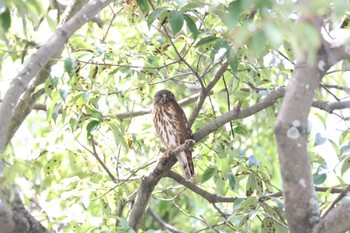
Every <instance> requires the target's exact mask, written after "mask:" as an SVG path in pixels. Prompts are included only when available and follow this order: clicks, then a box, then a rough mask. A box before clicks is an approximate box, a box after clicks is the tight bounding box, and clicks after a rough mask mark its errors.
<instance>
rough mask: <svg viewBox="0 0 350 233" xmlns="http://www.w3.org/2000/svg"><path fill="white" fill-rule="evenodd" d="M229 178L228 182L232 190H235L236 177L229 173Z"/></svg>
mask: <svg viewBox="0 0 350 233" xmlns="http://www.w3.org/2000/svg"><path fill="white" fill-rule="evenodd" d="M227 178H228V182H229V185H230V188H231V189H232V190H234V189H235V186H236V181H235V177H234V175H233V174H232V173H231V172H227Z"/></svg>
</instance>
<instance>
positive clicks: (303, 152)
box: [275, 17, 350, 233]
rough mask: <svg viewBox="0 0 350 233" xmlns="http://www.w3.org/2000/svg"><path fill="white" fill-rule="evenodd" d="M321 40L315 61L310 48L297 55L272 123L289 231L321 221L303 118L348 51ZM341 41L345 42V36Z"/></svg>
mask: <svg viewBox="0 0 350 233" xmlns="http://www.w3.org/2000/svg"><path fill="white" fill-rule="evenodd" d="M309 19H310V17H309ZM312 22H314V23H313V25H314V26H315V28H316V29H317V30H318V31H320V24H319V23H315V22H321V21H320V20H318V19H313V20H312ZM320 38H321V35H320ZM321 41H322V46H321V47H320V48H319V49H318V51H317V59H316V61H315V62H310V57H309V55H310V54H309V52H310V51H304V56H303V57H302V58H300V59H298V61H297V63H296V66H295V69H294V72H293V75H292V78H291V80H290V82H289V84H288V87H287V90H286V94H285V98H284V101H283V104H282V107H281V110H280V112H279V114H278V118H277V122H276V124H275V136H276V141H277V146H278V154H279V163H280V169H281V174H282V181H283V196H284V199H285V213H286V217H287V220H288V224H289V229H290V232H292V233H293V232H296V233H298V232H311V231H312V230H313V227H314V226H315V224H317V223H318V222H319V221H321V222H323V220H321V219H320V213H319V203H318V201H317V197H316V195H315V187H314V184H313V180H312V175H311V168H310V163H309V159H308V153H307V124H308V121H307V120H308V115H309V112H310V108H311V106H312V103H313V97H314V93H315V91H316V90H317V89H318V87H319V85H320V82H321V79H322V77H323V76H324V74H325V73H326V71H327V70H328V69H329V68H330V67H331V66H332V65H334V64H335V63H336V62H338V61H339V60H341V59H343V58H345V57H349V53H345V52H344V51H345V50H344V47H343V46H345V44H342V45H340V44H337V45H336V46H333V45H334V44H329V43H327V42H325V41H323V40H322V38H321ZM344 43H348V39H347V40H344ZM346 46H348V45H346ZM341 47H342V49H339V48H341ZM348 51H349V50H348ZM349 226H350V224H349V223H347V227H349ZM345 228H346V227H345ZM328 232H333V231H328Z"/></svg>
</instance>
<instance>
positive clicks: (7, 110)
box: [0, 0, 112, 153]
mask: <svg viewBox="0 0 350 233" xmlns="http://www.w3.org/2000/svg"><path fill="white" fill-rule="evenodd" d="M111 1H112V0H105V1H93V2H91V3H90V4H88V5H86V6H85V7H84V8H83V9H82V10H80V11H79V12H78V13H77V14H76V15H74V16H73V17H72V18H71V19H70V20H69V21H67V22H66V23H65V24H64V25H62V27H61V28H59V29H58V30H57V32H56V33H55V34H54V35H52V36H51V38H50V39H49V40H48V41H47V42H46V43H45V44H44V45H43V46H41V47H40V49H39V50H38V51H37V52H36V53H35V54H33V55H32V56H31V58H30V60H29V62H28V63H27V65H26V66H25V67H24V68H23V69H22V71H20V72H19V73H18V74H17V76H16V77H15V78H14V79H13V81H12V82H11V85H10V87H9V89H8V90H7V92H6V94H5V97H4V100H3V103H2V104H1V108H0V122H1V126H0V153H2V152H3V151H4V150H5V147H6V145H7V144H6V142H7V135H8V129H9V123H10V121H11V118H12V114H13V112H14V109H15V107H16V105H17V103H18V100H19V97H20V95H21V94H22V93H23V92H24V91H25V90H26V89H27V86H28V84H29V82H30V81H31V80H32V78H33V77H34V76H35V75H37V73H38V72H39V71H40V70H41V69H42V68H43V67H44V66H45V65H46V64H47V63H48V62H49V61H50V59H51V58H52V57H53V56H55V54H56V53H57V51H58V50H59V49H60V48H61V47H62V46H63V44H64V43H65V42H66V41H67V40H68V39H69V38H70V37H71V36H72V35H73V33H74V32H75V31H76V30H78V29H79V28H80V27H81V26H83V25H84V24H85V23H86V22H87V21H88V20H89V19H90V18H92V17H94V16H95V15H96V14H97V13H98V12H100V11H101V10H102V9H103V8H104V7H106V6H107V5H108V4H109V3H110V2H111Z"/></svg>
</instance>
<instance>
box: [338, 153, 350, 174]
mask: <svg viewBox="0 0 350 233" xmlns="http://www.w3.org/2000/svg"><path fill="white" fill-rule="evenodd" d="M349 168H350V156H347V157H346V158H345V159H344V160H343V161H342V165H341V169H340V172H341V175H342V176H343V175H344V173H345V172H346V171H348V170H349Z"/></svg>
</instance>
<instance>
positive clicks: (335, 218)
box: [312, 201, 350, 233]
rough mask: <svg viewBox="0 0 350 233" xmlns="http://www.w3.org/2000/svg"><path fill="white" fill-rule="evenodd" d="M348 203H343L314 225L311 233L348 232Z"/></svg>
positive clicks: (349, 205) (349, 211) (349, 207)
mask: <svg viewBox="0 0 350 233" xmlns="http://www.w3.org/2000/svg"><path fill="white" fill-rule="evenodd" d="M349 219H350V201H345V202H343V203H342V204H340V205H339V206H337V207H336V208H335V209H333V210H332V211H331V212H330V213H329V214H328V215H327V216H326V217H325V218H324V219H322V220H321V221H320V222H319V223H317V224H316V225H315V227H314V228H313V229H312V233H329V232H332V233H343V232H347V230H349Z"/></svg>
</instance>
